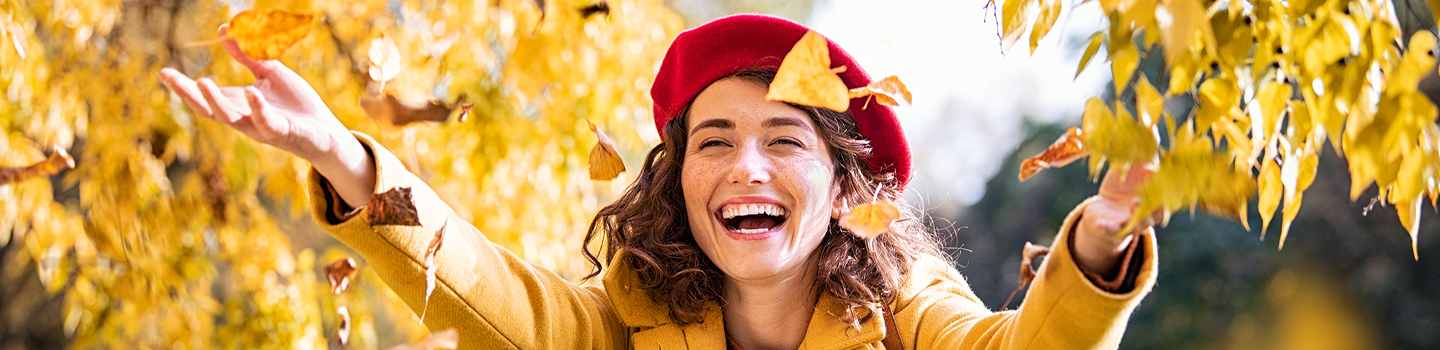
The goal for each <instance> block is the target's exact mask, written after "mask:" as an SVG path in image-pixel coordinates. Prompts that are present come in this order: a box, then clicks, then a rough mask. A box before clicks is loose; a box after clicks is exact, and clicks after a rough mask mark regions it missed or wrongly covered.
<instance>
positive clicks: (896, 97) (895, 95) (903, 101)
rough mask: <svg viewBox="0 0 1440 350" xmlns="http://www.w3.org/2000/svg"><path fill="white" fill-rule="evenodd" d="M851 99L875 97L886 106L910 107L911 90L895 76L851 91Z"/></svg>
mask: <svg viewBox="0 0 1440 350" xmlns="http://www.w3.org/2000/svg"><path fill="white" fill-rule="evenodd" d="M849 96H850V98H861V97H869V96H875V102H878V103H880V104H882V105H886V106H900V105H905V106H909V105H910V89H908V88H906V87H905V83H903V82H900V78H899V77H896V76H894V75H892V76H889V77H886V78H885V79H880V81H876V82H873V83H870V85H866V86H862V87H858V88H854V89H850V92H849Z"/></svg>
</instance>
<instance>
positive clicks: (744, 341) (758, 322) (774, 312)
mask: <svg viewBox="0 0 1440 350" xmlns="http://www.w3.org/2000/svg"><path fill="white" fill-rule="evenodd" d="M807 265H809V266H807V267H806V268H804V269H803V270H802V271H796V273H791V274H786V275H782V276H777V277H776V278H771V279H765V280H758V281H749V280H738V279H735V278H727V279H726V280H725V306H724V314H725V332H726V333H727V334H728V335H729V336H730V339H731V341H733V342H735V344H736V345H739V346H740V347H741V348H745V349H747V350H771V349H785V350H789V349H797V348H799V347H800V343H801V341H803V340H805V329H806V328H808V327H809V326H810V316H811V315H813V314H814V312H815V302H816V300H817V299H819V297H820V295H819V292H818V291H817V290H816V287H815V269H814V267H813V265H810V264H807Z"/></svg>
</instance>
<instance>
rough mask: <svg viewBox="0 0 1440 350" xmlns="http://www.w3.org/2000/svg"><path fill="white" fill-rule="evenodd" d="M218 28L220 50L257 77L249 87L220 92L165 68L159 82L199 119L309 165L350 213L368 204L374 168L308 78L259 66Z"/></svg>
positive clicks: (272, 63)
mask: <svg viewBox="0 0 1440 350" xmlns="http://www.w3.org/2000/svg"><path fill="white" fill-rule="evenodd" d="M226 29H227V26H225V25H222V26H220V38H221V45H223V46H224V47H225V51H226V52H228V53H230V56H231V57H234V58H235V60H236V61H239V62H240V63H241V64H242V65H244V66H245V67H246V68H248V69H250V73H251V74H254V75H255V79H256V81H255V84H254V85H250V86H230V87H223V88H222V87H219V86H216V85H215V82H214V81H212V80H210V79H208V78H201V79H200V80H199V81H198V82H197V81H196V80H194V79H191V78H190V77H188V76H186V75H185V74H183V73H180V72H179V71H176V70H175V69H171V68H165V69H163V70H161V71H160V80H161V81H162V82H164V83H165V86H167V87H169V88H170V90H171V91H174V92H175V93H176V94H178V95H180V98H181V99H182V100H184V101H185V104H187V105H189V106H190V109H191V110H192V111H194V113H195V114H199V115H201V116H204V117H206V118H209V119H211V120H215V121H218V122H220V123H222V124H225V125H228V126H230V127H231V128H234V129H235V130H238V131H240V132H241V133H243V134H245V136H249V137H250V138H252V139H255V140H256V141H260V142H262V143H265V144H269V145H272V146H275V147H277V148H280V149H282V150H285V151H286V152H290V153H292V154H295V155H296V156H299V157H300V158H303V159H305V160H306V161H309V162H310V164H312V165H314V166H315V169H316V170H317V171H319V172H320V173H321V174H322V175H325V177H326V178H327V179H328V180H329V181H330V183H331V184H332V185H333V186H334V187H335V191H336V192H338V194H339V195H340V197H341V198H342V199H344V200H345V202H346V203H347V204H349V205H350V206H351V207H358V206H362V205H365V203H367V202H369V200H370V195H371V194H372V193H373V190H374V187H375V165H374V161H373V160H372V159H370V155H369V154H368V152H366V150H365V148H364V146H362V145H361V144H360V141H359V140H356V139H355V136H354V135H351V134H350V130H349V129H347V128H346V127H345V125H344V124H341V123H340V120H339V119H336V118H335V114H334V113H333V112H331V111H330V108H329V107H326V106H325V101H324V100H321V99H320V95H319V94H318V93H316V92H315V89H314V88H313V87H311V86H310V84H309V83H308V82H306V81H305V79H304V78H301V77H300V75H299V74H295V71H292V70H290V68H289V67H286V66H285V65H284V64H282V63H280V61H276V60H258V61H257V60H255V59H253V58H251V57H250V56H248V55H246V54H245V52H243V51H241V50H240V46H239V44H237V43H236V42H235V39H232V38H228V37H226V35H225V34H226Z"/></svg>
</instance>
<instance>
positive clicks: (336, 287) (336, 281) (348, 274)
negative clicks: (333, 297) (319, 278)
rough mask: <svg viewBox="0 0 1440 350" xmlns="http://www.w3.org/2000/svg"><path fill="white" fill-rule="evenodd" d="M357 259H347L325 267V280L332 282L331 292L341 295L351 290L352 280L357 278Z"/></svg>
mask: <svg viewBox="0 0 1440 350" xmlns="http://www.w3.org/2000/svg"><path fill="white" fill-rule="evenodd" d="M355 271H356V269H355V259H351V258H350V257H345V258H344V259H340V260H336V261H335V262H334V263H331V264H330V265H325V279H327V280H329V281H330V292H332V293H335V294H340V292H344V291H345V289H348V288H350V278H352V277H355Z"/></svg>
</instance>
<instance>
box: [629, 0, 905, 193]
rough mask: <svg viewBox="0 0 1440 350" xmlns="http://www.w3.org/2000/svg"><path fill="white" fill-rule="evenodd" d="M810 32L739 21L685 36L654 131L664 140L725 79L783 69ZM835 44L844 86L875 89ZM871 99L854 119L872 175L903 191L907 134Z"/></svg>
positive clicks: (771, 21)
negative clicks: (889, 178)
mask: <svg viewBox="0 0 1440 350" xmlns="http://www.w3.org/2000/svg"><path fill="white" fill-rule="evenodd" d="M808 31H810V28H806V27H805V26H803V25H800V24H799V23H795V22H791V21H790V20H786V19H783V18H777V17H771V16H764V15H751V14H745V15H734V16H729V17H725V18H720V19H717V20H714V21H710V23H706V24H704V25H701V26H699V27H696V28H695V29H690V30H687V31H685V32H683V33H680V36H678V37H676V38H675V42H674V43H671V44H670V50H669V51H668V52H666V53H665V61H664V62H663V63H661V64H660V73H659V74H657V75H656V76H655V84H654V85H652V86H651V87H650V97H651V99H653V100H655V130H656V131H658V132H659V133H660V137H661V138H664V137H665V123H666V122H669V121H670V120H671V119H674V118H675V117H676V116H677V115H678V114H679V113H680V110H682V109H684V108H685V106H687V105H689V104H690V101H691V100H694V99H695V96H696V95H699V94H700V91H701V90H704V89H705V87H708V86H710V83H714V82H715V81H716V80H720V78H724V77H725V76H728V75H730V74H733V73H735V72H739V71H742V70H746V69H752V68H766V67H769V68H772V69H773V68H775V67H779V66H780V62H781V60H783V59H784V58H785V54H787V53H790V49H791V48H792V47H794V46H795V42H798V41H800V37H801V36H804V35H805V33H806V32H808ZM826 41H827V42H828V43H829V44H830V45H829V46H830V62H831V65H833V66H835V67H838V66H845V67H846V70H845V72H843V73H840V80H842V81H844V82H845V86H847V87H850V88H856V87H861V86H866V85H869V84H870V83H871V81H872V80H870V75H868V74H865V70H864V69H862V68H860V64H858V63H856V62H855V59H854V58H852V57H850V54H848V53H846V52H845V50H842V49H840V46H839V45H835V42H833V41H829V39H826ZM865 100H866V99H852V100H850V114H851V115H852V116H854V117H855V123H856V124H857V125H858V126H859V127H860V135H861V136H864V137H865V138H867V139H870V147H871V156H870V159H869V160H868V162H869V165H870V169H871V170H873V171H875V172H876V173H886V172H894V173H895V179H896V180H897V181H899V185H900V186H902V187H903V186H905V184H906V183H907V182H909V181H910V145H909V143H907V142H906V141H905V132H904V131H902V130H901V129H900V121H899V120H898V119H896V118H895V112H894V111H892V110H890V107H888V106H885V105H881V104H879V103H874V101H871V102H870V103H869V105H868V106H867V105H866V103H865Z"/></svg>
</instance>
